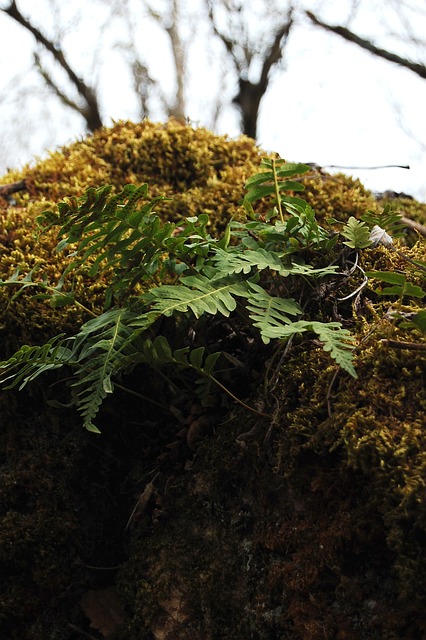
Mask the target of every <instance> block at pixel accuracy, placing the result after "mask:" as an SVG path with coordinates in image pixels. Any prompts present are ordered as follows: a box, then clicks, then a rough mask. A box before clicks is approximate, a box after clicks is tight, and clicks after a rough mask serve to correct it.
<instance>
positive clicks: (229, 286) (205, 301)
mask: <svg viewBox="0 0 426 640" xmlns="http://www.w3.org/2000/svg"><path fill="white" fill-rule="evenodd" d="M180 281H181V282H182V284H181V285H176V286H172V285H163V286H161V287H156V288H155V289H152V290H151V291H150V296H151V298H152V299H153V300H154V303H153V304H152V307H151V310H152V311H155V312H157V313H160V314H162V315H165V316H171V315H173V314H174V313H176V312H187V311H188V310H191V311H192V312H193V314H194V315H195V317H196V318H199V317H200V316H202V315H203V313H209V314H213V315H214V314H216V313H221V314H222V315H224V316H226V317H228V316H229V314H230V313H231V311H234V309H235V308H236V306H237V303H236V301H235V297H234V296H236V295H241V293H240V292H241V290H242V285H241V284H239V283H236V282H233V281H232V280H229V279H220V280H213V281H212V280H210V279H209V278H207V277H206V276H203V275H196V276H183V277H181V278H180Z"/></svg>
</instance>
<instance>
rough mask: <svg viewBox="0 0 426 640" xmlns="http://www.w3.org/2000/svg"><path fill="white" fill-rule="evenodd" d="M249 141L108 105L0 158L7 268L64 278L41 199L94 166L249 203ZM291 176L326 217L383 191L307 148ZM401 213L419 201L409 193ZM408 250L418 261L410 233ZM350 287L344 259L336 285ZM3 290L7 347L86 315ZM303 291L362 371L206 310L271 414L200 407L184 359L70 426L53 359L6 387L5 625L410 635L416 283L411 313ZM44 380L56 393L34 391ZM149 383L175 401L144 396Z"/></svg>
mask: <svg viewBox="0 0 426 640" xmlns="http://www.w3.org/2000/svg"><path fill="white" fill-rule="evenodd" d="M261 156H262V152H261V150H259V149H258V148H257V147H256V146H255V144H254V143H253V141H251V140H250V139H248V138H244V137H242V138H239V139H237V140H230V139H228V138H226V137H220V136H215V135H214V134H212V133H210V132H208V131H206V130H204V129H193V128H191V127H189V126H184V125H182V124H179V123H176V122H173V121H172V122H169V123H167V124H161V125H159V124H153V123H150V122H143V123H140V124H131V123H117V124H116V125H114V126H113V127H112V128H110V129H103V130H101V131H99V132H97V133H95V134H94V135H93V136H90V137H88V138H86V139H84V140H81V141H79V142H76V143H74V144H73V145H71V146H69V147H66V148H64V149H62V150H60V151H57V152H54V153H52V154H51V155H50V156H49V157H48V158H47V159H46V160H43V161H39V162H38V163H37V164H35V165H34V166H33V167H25V168H24V169H23V170H22V171H20V172H17V171H16V172H10V173H9V174H7V175H6V176H4V177H3V178H2V179H1V181H0V182H1V183H2V184H11V183H14V182H18V183H19V182H21V183H22V181H24V183H22V186H25V189H22V190H20V191H17V192H15V193H11V194H10V195H9V196H7V197H1V196H0V278H2V279H7V278H10V277H11V275H12V274H13V273H14V272H15V271H16V269H17V267H19V268H20V269H21V273H26V272H28V271H29V270H31V269H33V268H34V267H36V266H38V267H39V271H35V276H34V278H35V279H36V278H37V277H38V276H37V273H40V274H41V273H46V274H47V275H48V277H49V278H50V279H52V280H53V281H55V279H56V280H58V279H59V278H60V275H61V273H62V271H63V268H64V266H65V262H64V260H65V259H64V258H63V257H62V256H61V255H60V254H56V253H55V252H54V251H53V249H54V247H55V244H56V239H55V237H54V234H53V232H49V233H47V234H45V235H42V236H40V237H38V236H37V235H36V222H35V220H36V217H37V215H38V214H39V213H40V212H41V211H44V210H46V209H47V210H48V209H54V208H55V206H56V204H57V203H58V202H59V201H60V200H62V199H63V198H64V197H67V196H81V195H82V194H83V193H84V191H85V190H86V188H88V187H90V186H101V185H103V184H111V185H112V186H113V188H114V189H116V190H120V189H122V188H123V187H124V185H125V184H129V183H131V184H140V183H143V182H147V183H148V184H149V186H150V195H152V196H156V195H164V196H168V197H171V198H172V199H171V200H170V201H165V202H164V203H161V206H159V207H158V209H157V212H158V213H159V214H160V215H161V216H162V217H164V219H173V220H176V221H178V220H179V219H180V218H181V217H186V216H192V215H197V214H200V213H205V212H207V213H209V214H210V216H211V232H212V233H220V232H221V230H222V229H223V228H224V227H225V225H226V223H227V222H228V221H229V219H230V218H231V217H233V218H237V217H238V216H241V215H242V212H241V207H240V204H239V203H240V201H241V199H242V197H243V195H244V183H245V181H246V179H247V178H248V177H249V176H250V175H251V174H252V173H253V172H255V171H256V170H257V167H258V165H259V162H260V158H261ZM303 180H304V183H305V185H306V192H305V194H304V197H306V199H307V200H308V201H309V202H310V203H311V204H312V206H313V207H314V208H315V210H316V211H317V214H318V217H319V219H320V220H321V221H325V220H326V218H334V219H338V220H342V221H345V220H347V218H348V217H349V216H352V215H353V216H355V217H356V216H359V215H360V214H361V213H363V212H364V211H365V210H367V209H375V208H377V207H378V204H377V203H376V202H375V200H374V198H373V197H372V196H371V194H370V193H369V192H368V191H366V190H365V189H364V188H363V187H362V185H361V184H360V183H359V182H358V181H356V180H352V179H350V178H347V177H345V176H329V175H327V174H324V173H323V172H321V171H317V170H315V169H313V170H312V173H311V174H310V175H308V176H307V177H305V178H304V179H303ZM414 210H415V214H414V213H413V211H414ZM404 215H406V216H407V217H412V218H415V219H416V220H417V221H418V222H420V223H422V224H424V222H425V216H424V213H423V209H422V206H421V205H418V203H417V204H413V203H410V210H408V209H407V210H404ZM401 246H402V245H401ZM400 248H401V247H400ZM403 250H404V253H405V254H406V255H407V256H408V257H409V258H410V259H414V260H424V245H422V243H421V242H420V241H419V242H417V244H415V245H414V246H412V247H411V248H408V247H404V249H403ZM406 267H407V262H406V261H405V259H404V258H403V257H401V255H400V254H398V253H396V252H395V251H392V250H389V249H386V248H385V247H378V248H376V249H368V250H365V251H363V252H362V255H361V260H360V268H362V269H363V270H364V271H366V270H369V269H377V270H382V271H383V270H390V271H400V272H403V271H404V270H405V269H406ZM360 273H362V272H361V271H360ZM40 277H41V276H40ZM105 277H106V276H102V277H99V278H98V279H94V280H93V279H89V278H85V277H82V279H81V282H79V283H77V286H78V287H79V294H80V299H81V300H82V301H83V302H84V305H85V306H86V307H87V308H88V309H89V310H92V311H99V310H100V307H101V304H102V291H103V288H104V287H105ZM416 284H418V285H419V284H421V282H416ZM358 286H359V278H357V277H356V274H354V275H353V276H352V279H351V278H349V279H348V281H347V287H348V293H351V292H353V291H355V289H356V288H357V287H358ZM13 293H14V290H13V288H11V287H1V288H0V314H1V315H0V326H1V333H0V351H1V355H0V358H4V357H6V356H9V355H10V353H11V352H13V351H14V350H15V349H16V348H17V347H18V346H19V345H20V344H22V343H23V342H25V343H28V344H38V343H40V342H41V341H43V340H45V339H46V337H49V336H53V335H56V334H57V333H59V332H61V331H63V332H65V333H68V332H71V331H73V330H75V328H76V327H77V326H79V324H80V323H81V322H82V321H83V320H85V319H86V315H85V312H84V310H80V309H79V308H73V307H67V308H65V309H51V308H50V307H48V306H47V305H46V304H45V303H44V302H43V301H40V300H34V299H31V297H30V292H28V293H27V294H26V295H23V296H21V297H19V298H17V299H13ZM314 293H315V295H313V298H312V300H313V301H314V303H315V305H316V307H317V308H319V309H320V311H321V313H323V314H324V315H327V314H329V315H330V316H331V317H332V318H335V317H338V314H339V313H343V314H344V315H345V322H346V324H347V326H349V325H350V328H351V330H352V332H353V333H355V335H356V338H357V349H356V357H355V367H356V370H357V373H358V378H357V379H356V380H354V379H352V378H350V377H349V376H348V375H347V374H345V373H343V372H342V371H337V372H336V368H335V366H334V365H333V364H332V363H331V361H330V359H329V358H328V355H327V354H326V353H325V352H324V351H323V350H322V348H321V346H320V345H319V344H318V343H317V342H316V341H315V340H304V341H298V340H295V341H294V342H293V343H292V344H291V345H289V346H288V348H287V349H286V351H285V352H283V353H282V354H278V355H280V357H277V355H276V354H275V358H276V359H275V360H269V358H270V357H271V352H268V351H267V350H263V351H260V350H256V348H255V346H253V343H252V342H250V336H245V335H238V334H236V333H235V331H232V330H231V328H229V327H228V326H221V325H220V323H215V322H212V323H211V326H210V327H209V331H210V334H209V335H210V336H213V335H214V339H215V340H216V342H217V344H218V345H219V348H221V349H224V350H225V351H227V352H228V355H229V357H230V358H231V359H232V358H234V359H235V358H238V359H240V360H244V362H245V364H247V362H248V361H249V366H248V365H247V370H245V369H243V368H242V369H241V376H240V378H239V379H238V380H233V381H231V383H232V384H233V385H234V386H235V387H236V388H237V390H238V394H239V395H241V396H245V397H246V398H247V397H249V400H250V404H251V405H252V406H253V407H257V408H258V409H259V410H260V411H261V412H262V413H267V414H269V417H260V416H259V415H258V414H257V415H255V414H253V413H247V412H246V411H245V410H243V409H242V408H241V407H238V408H237V407H236V406H235V405H232V404H229V403H227V402H225V401H224V400H223V399H222V398H221V397H220V396H219V397H218V396H215V397H212V400H211V403H210V405H209V406H207V408H206V407H205V406H204V407H201V406H199V404H197V401H196V399H195V398H194V397H193V396H192V392H191V389H190V388H183V387H179V384H178V380H167V379H166V380H164V381H163V382H162V386H161V388H160V387H156V386H155V385H154V384H153V381H152V380H151V378H150V376H149V375H146V373H147V372H146V370H141V371H138V372H137V374H136V375H135V376H134V378H133V380H132V384H133V387H132V389H133V390H135V389H136V390H137V391H138V392H140V393H143V394H144V395H145V397H146V398H147V401H146V402H144V401H141V399H140V395H139V397H137V394H135V393H134V394H133V396H129V395H126V394H125V393H124V392H121V391H120V390H117V392H116V393H115V394H114V397H113V398H112V400H111V401H110V402H108V403H106V404H105V407H104V409H103V411H102V414H101V416H100V420H101V423H102V425H101V426H102V435H101V436H96V435H94V434H91V433H88V432H85V431H82V430H81V427H80V425H79V421H78V418H77V416H76V415H75V414H74V412H73V411H72V409H70V408H67V398H66V396H65V394H63V393H62V389H63V386H64V385H63V381H62V380H61V379H59V380H58V379H57V378H56V377H55V376H54V372H52V373H51V375H50V376H46V377H45V378H43V379H42V378H40V379H38V380H37V381H35V384H34V385H32V386H29V387H28V388H26V389H25V390H24V391H23V392H17V391H15V390H10V391H0V408H1V415H2V430H1V437H0V590H1V593H0V627H1V628H2V630H3V634H4V635H5V637H8V638H10V639H11V640H41V639H43V640H46V639H48V640H58V639H59V638H61V639H66V640H77V638H79V637H87V635H88V634H89V636H90V637H94V638H106V637H108V638H115V639H116V640H136V639H138V640H139V639H145V640H152V639H153V638H154V639H155V640H181V639H182V640H183V639H186V638H191V640H198V639H199V640H205V639H211V640H214V639H216V638H227V639H230V640H231V639H232V640H246V639H247V638H252V639H253V640H274V639H277V640H278V638H279V639H280V640H287V639H288V640H317V639H318V640H320V639H323V638H336V640H364V639H365V638H369V639H370V640H382V639H384V638H386V639H388V640H396V639H399V638H401V639H408V638H410V639H411V638H412V639H417V638H422V637H423V636H424V634H425V633H426V615H425V611H426V585H425V579H424V575H425V570H426V566H425V554H424V545H425V541H426V497H425V496H426V494H425V491H424V487H425V483H426V435H425V434H426V432H425V429H424V426H425V410H426V395H425V388H424V379H425V369H426V357H425V356H426V351H425V348H424V339H423V335H422V334H421V332H420V331H419V330H418V329H416V328H415V327H413V326H412V324H410V322H409V319H410V314H412V313H413V310H414V309H415V308H416V309H418V308H419V306H420V304H421V302H420V301H419V299H417V300H414V299H412V298H410V297H405V298H404V299H402V300H401V301H400V302H399V305H400V307H399V308H400V311H402V312H403V313H404V314H405V317H406V318H407V321H406V322H405V323H404V322H402V323H401V322H400V323H396V322H395V319H394V317H393V316H392V313H391V310H392V305H393V304H395V302H396V301H397V299H396V298H389V299H388V298H383V297H381V296H380V295H378V293H377V292H375V291H374V290H373V288H372V287H370V286H368V287H364V288H363V289H360V291H359V293H358V295H356V296H353V297H349V298H348V299H347V300H344V299H343V301H342V303H341V304H342V305H343V307H344V308H342V307H339V308H337V307H336V306H335V305H334V304H333V297H332V292H331V291H328V290H327V288H324V289H321V291H320V290H319V288H318V290H317V291H315V292H314ZM342 297H343V298H344V296H342ZM333 314H334V315H333ZM250 349H251V350H252V351H251V352H250ZM50 385H53V387H52V388H53V389H55V399H56V403H55V406H53V407H52V406H48V405H47V404H46V403H45V402H44V396H46V399H48V400H51V399H52V393H51V389H50V388H49V386H50ZM160 396H161V401H162V403H163V404H164V403H167V404H168V405H169V409H170V410H169V411H163V410H162V409H161V407H160V408H159V407H158V405H155V404H152V403H149V402H148V399H149V398H150V397H151V398H153V399H155V398H157V399H159V398H160ZM61 403H62V404H61Z"/></svg>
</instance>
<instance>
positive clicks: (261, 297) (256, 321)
mask: <svg viewBox="0 0 426 640" xmlns="http://www.w3.org/2000/svg"><path fill="white" fill-rule="evenodd" d="M248 284H249V287H250V289H249V292H248V294H247V309H248V310H249V311H250V314H249V315H250V318H251V319H252V320H253V325H254V326H255V327H257V328H258V329H259V331H260V335H261V337H262V340H263V342H264V343H265V344H268V343H269V342H270V335H269V333H268V332H269V331H270V330H273V329H278V330H279V329H280V328H281V327H282V326H283V325H288V324H291V323H292V320H291V319H290V318H289V316H297V315H300V314H301V313H302V309H301V308H300V306H299V305H298V304H297V303H296V302H295V301H294V300H293V299H292V298H289V299H284V298H277V297H274V296H270V295H269V294H268V293H267V292H266V291H265V290H264V289H263V288H262V287H260V286H259V285H257V284H255V283H253V282H249V283H248Z"/></svg>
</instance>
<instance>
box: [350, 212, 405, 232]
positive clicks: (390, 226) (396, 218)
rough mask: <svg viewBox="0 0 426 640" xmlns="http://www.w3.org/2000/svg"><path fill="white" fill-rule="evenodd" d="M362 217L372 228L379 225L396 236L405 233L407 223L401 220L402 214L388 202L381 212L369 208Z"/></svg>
mask: <svg viewBox="0 0 426 640" xmlns="http://www.w3.org/2000/svg"><path fill="white" fill-rule="evenodd" d="M360 218H361V220H363V221H364V222H366V223H367V224H368V225H369V227H370V229H372V228H373V227H375V226H378V227H380V228H381V229H384V230H385V231H387V233H389V234H390V235H391V236H393V237H394V238H398V237H400V236H402V235H404V230H405V225H404V223H403V222H402V221H401V218H402V215H401V214H400V213H398V212H397V211H395V210H394V208H393V206H392V205H391V204H387V205H386V206H385V208H384V209H383V211H381V212H377V211H371V210H368V211H367V212H366V213H363V214H362V215H361V216H360Z"/></svg>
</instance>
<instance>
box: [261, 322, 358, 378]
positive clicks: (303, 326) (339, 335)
mask: <svg viewBox="0 0 426 640" xmlns="http://www.w3.org/2000/svg"><path fill="white" fill-rule="evenodd" d="M305 331H312V332H313V333H316V334H317V335H318V337H319V339H320V341H321V342H322V343H323V348H324V351H328V352H330V356H331V357H332V358H333V359H334V360H335V361H336V363H337V364H338V365H339V366H340V367H341V368H342V369H344V370H345V371H347V372H348V373H349V374H350V375H351V376H352V377H353V378H356V377H357V375H356V371H355V368H354V366H353V361H352V360H353V358H352V350H353V349H354V345H353V342H354V338H353V337H352V336H351V335H350V333H349V331H347V330H346V329H342V326H341V324H340V322H312V321H309V320H307V321H305V320H299V321H298V322H292V323H288V324H282V325H280V326H272V325H270V326H265V327H263V328H262V332H263V336H264V338H266V339H268V338H269V339H273V338H275V339H277V338H278V339H283V338H288V337H290V336H291V335H294V334H298V333H304V332H305Z"/></svg>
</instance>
